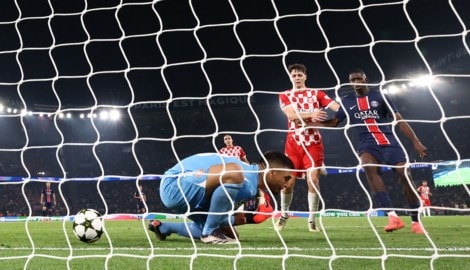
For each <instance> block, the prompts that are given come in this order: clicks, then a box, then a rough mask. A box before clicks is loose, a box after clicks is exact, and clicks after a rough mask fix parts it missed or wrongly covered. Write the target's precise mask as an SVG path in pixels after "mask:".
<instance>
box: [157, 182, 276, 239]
mask: <svg viewBox="0 0 470 270" xmlns="http://www.w3.org/2000/svg"><path fill="white" fill-rule="evenodd" d="M272 212H273V207H272V205H271V197H270V196H269V194H268V193H267V192H263V191H261V190H260V189H259V190H258V196H256V198H253V199H251V200H248V201H246V202H245V203H244V204H242V205H241V206H240V207H239V208H238V210H237V212H236V213H235V214H234V215H233V216H231V217H230V220H231V224H232V225H233V226H230V225H228V224H227V225H225V226H221V227H220V229H221V230H222V232H223V233H224V234H225V236H226V237H230V238H232V239H239V238H240V236H239V234H238V232H237V230H236V229H235V227H234V226H240V225H244V224H258V223H262V222H264V221H265V220H266V219H268V218H270V217H271V216H272ZM227 220H229V218H228V217H227ZM187 225H188V229H189V231H188V229H186V226H185V225H184V223H175V222H165V223H163V222H161V221H159V220H153V221H151V222H150V224H149V229H150V230H151V231H153V232H154V233H155V235H156V237H157V240H159V241H163V240H165V239H166V237H167V236H169V235H170V234H171V233H176V234H178V235H180V236H183V237H192V238H195V239H199V238H200V235H199V234H198V233H197V232H198V231H200V229H197V228H193V227H192V226H196V224H195V223H187ZM162 231H163V232H162Z"/></svg>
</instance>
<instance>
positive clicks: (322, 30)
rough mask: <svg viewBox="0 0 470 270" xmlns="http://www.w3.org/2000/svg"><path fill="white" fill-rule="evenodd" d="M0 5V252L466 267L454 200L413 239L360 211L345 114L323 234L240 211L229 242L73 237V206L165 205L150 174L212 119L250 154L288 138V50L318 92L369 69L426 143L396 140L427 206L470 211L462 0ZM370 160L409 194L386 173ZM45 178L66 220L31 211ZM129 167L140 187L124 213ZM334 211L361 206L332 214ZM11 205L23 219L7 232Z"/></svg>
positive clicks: (363, 198) (53, 258)
mask: <svg viewBox="0 0 470 270" xmlns="http://www.w3.org/2000/svg"><path fill="white" fill-rule="evenodd" d="M0 10H1V11H2V12H1V13H0V35H1V36H2V41H1V42H0V66H1V67H2V72H0V89H1V91H0V101H1V104H0V122H1V123H2V127H3V129H2V130H3V136H2V139H0V155H1V156H0V175H1V176H2V178H1V181H0V188H1V190H0V193H1V194H2V195H1V197H0V207H1V209H0V210H1V213H2V215H3V216H4V217H2V221H5V223H4V224H2V226H4V228H5V231H4V233H5V237H2V239H3V240H0V264H3V265H4V266H5V269H9V268H11V269H18V268H25V269H26V268H31V269H46V268H51V267H52V266H51V265H56V266H57V267H58V268H57V269H64V268H77V269H83V268H85V267H90V268H91V269H95V268H100V269H102V268H116V269H120V268H123V266H124V267H129V268H130V269H132V268H138V269H154V268H156V267H165V269H167V268H169V269H176V268H181V267H184V268H194V269H207V268H214V267H215V268H217V267H218V266H220V267H224V268H234V269H251V268H253V267H256V268H258V267H257V266H259V268H265V269H280V268H282V269H298V268H300V267H305V266H307V265H318V266H319V267H320V268H325V269H326V268H330V269H351V268H360V267H361V268H364V269H367V268H368V267H370V268H371V269H377V268H383V269H385V268H392V269H395V268H398V267H408V266H410V265H417V267H418V268H419V267H422V268H427V267H430V268H441V267H443V268H445V267H447V265H454V266H455V269H465V268H468V267H470V256H468V254H469V249H470V247H469V246H468V243H466V242H465V241H458V240H459V238H460V240H461V238H465V237H463V236H464V235H465V234H466V232H467V231H468V224H466V222H464V221H462V220H461V219H458V217H456V219H452V220H443V221H439V220H438V219H435V220H437V221H428V220H423V222H424V225H425V228H427V229H428V231H429V233H428V234H426V235H425V236H422V237H421V238H419V239H418V238H416V239H414V238H413V239H411V240H410V239H409V238H410V236H409V234H406V233H403V234H397V236H395V235H394V237H396V238H393V239H392V238H391V237H390V235H387V234H383V233H382V226H383V224H382V223H383V222H384V221H383V220H382V219H380V218H366V217H364V216H365V215H366V214H370V213H378V212H373V210H375V209H374V208H373V202H372V199H371V196H370V195H369V191H368V188H367V185H366V184H364V183H365V181H364V177H363V176H361V174H359V173H357V174H356V175H355V174H354V172H355V169H356V168H360V167H358V160H357V158H356V156H355V155H354V151H353V149H354V144H355V141H356V138H355V136H356V135H354V134H353V133H350V126H349V125H346V126H345V127H342V128H339V129H336V128H335V129H324V130H322V134H323V138H324V144H325V153H326V164H327V167H328V170H329V173H330V174H329V175H328V176H327V177H325V178H322V182H321V185H322V187H321V190H322V207H321V211H320V214H322V216H321V217H320V222H321V224H322V228H323V231H322V233H320V234H318V235H315V236H312V235H310V234H307V230H306V228H304V227H306V226H305V223H306V222H305V221H298V224H299V225H298V226H296V222H297V220H295V219H294V220H292V221H289V222H290V223H293V224H292V225H288V226H291V227H292V228H289V227H286V231H283V232H282V233H276V232H275V231H274V230H273V226H272V225H273V223H272V222H265V223H263V224H261V225H256V226H246V228H245V226H242V227H244V228H240V232H241V239H242V244H241V245H240V246H234V247H230V248H227V247H207V246H204V245H200V244H199V243H197V242H193V241H189V240H188V239H183V238H176V240H175V241H166V242H161V243H160V242H159V243H158V244H157V242H155V239H154V235H153V233H151V232H148V231H147V230H146V226H147V223H146V221H142V222H137V221H134V222H133V223H132V225H128V224H131V223H122V224H126V225H116V224H118V223H117V222H116V223H113V222H109V223H105V228H108V229H107V230H105V236H103V237H106V240H104V239H101V240H100V241H98V242H96V243H95V244H93V245H86V246H84V245H83V244H81V243H78V240H77V241H76V239H74V238H73V234H72V229H71V225H70V222H69V218H70V216H71V215H74V214H75V213H76V212H77V211H79V210H80V209H82V208H93V209H97V210H98V211H99V212H100V213H101V214H103V215H104V216H105V218H107V219H119V218H126V219H140V218H141V217H142V215H141V214H143V217H144V218H155V217H156V218H170V217H172V215H171V214H170V213H169V210H168V209H165V208H164V206H163V205H162V204H161V202H160V201H159V196H158V184H159V181H154V180H157V179H158V178H159V176H160V175H161V174H163V172H165V170H166V169H168V168H170V167H171V166H173V165H174V164H175V163H176V162H177V161H178V160H180V159H182V158H184V157H187V156H189V155H191V154H195V153H199V152H214V151H216V150H218V149H219V148H221V147H222V146H223V143H222V137H223V135H224V134H231V135H232V136H233V137H234V140H235V143H236V144H239V145H242V146H243V148H244V149H245V151H246V152H247V154H248V159H249V160H250V161H257V159H258V157H259V156H260V154H261V153H262V152H264V151H266V150H269V149H275V150H279V151H283V148H284V140H285V135H286V126H285V122H286V121H285V117H284V115H283V114H282V112H281V111H280V109H279V105H278V93H279V92H280V91H282V90H285V89H289V88H290V87H291V83H290V81H289V77H288V74H287V72H286V66H287V65H288V64H292V63H297V62H299V63H304V64H306V65H307V67H308V68H309V70H308V81H307V83H308V86H310V87H314V88H319V89H323V90H325V91H326V92H327V94H328V95H329V96H330V97H337V96H338V97H339V96H342V95H343V94H344V93H348V92H350V91H351V90H350V89H349V86H348V85H347V75H348V72H349V70H350V69H351V68H356V67H360V68H362V69H364V70H365V71H366V73H367V74H368V77H369V78H370V79H371V80H372V81H371V83H372V85H374V86H378V87H379V88H380V89H381V90H383V91H384V92H387V93H388V94H389V96H390V98H391V99H392V100H393V101H394V102H395V103H396V105H398V106H399V107H398V109H399V111H400V112H401V113H402V115H403V116H404V118H405V119H406V120H407V121H408V122H409V123H410V124H411V125H412V126H413V128H414V129H415V131H416V133H417V135H418V136H419V137H420V138H421V140H422V142H423V144H425V145H426V146H427V147H428V148H429V154H428V157H427V159H426V160H425V161H424V162H421V161H419V159H418V157H417V155H416V154H414V153H412V152H411V151H408V153H409V161H410V162H409V163H407V166H411V168H412V172H413V174H414V176H415V180H416V181H417V183H418V182H421V180H422V179H428V180H430V179H433V173H434V183H433V185H432V188H433V189H434V190H433V192H434V197H433V207H432V208H431V210H432V213H433V214H434V215H435V214H438V215H443V214H452V215H468V213H469V211H468V209H467V204H468V203H470V201H469V198H470V195H469V194H470V192H469V188H468V184H467V183H468V182H470V180H469V176H468V174H467V169H466V168H467V167H468V166H469V160H468V159H470V156H469V153H470V149H469V144H468V143H467V142H468V140H469V138H468V137H469V134H470V133H469V126H470V125H469V121H470V116H469V115H470V111H469V109H468V107H467V106H465V102H466V101H468V100H469V98H468V97H469V96H468V93H467V92H468V91H467V89H466V88H467V86H468V85H469V82H470V75H469V74H470V73H469V66H470V65H469V64H470V58H469V55H470V49H469V45H468V44H469V37H468V33H469V29H470V26H469V25H470V19H469V18H470V6H469V2H468V1H466V0H460V1H452V0H448V1H444V0H432V1H431V0H427V1H424V0H411V1H384V0H382V1H380V0H369V1H366V0H363V1H338V0H337V1H331V0H328V1H327V0H324V1H320V0H317V1H303V0H302V1H298V0H295V1H274V0H273V1H267V0H258V1H195V0H194V1H191V0H190V1H187V0H186V1H184V0H177V1H137V0H135V1H131V0H128V1H58V0H49V1H45V0H35V1H22V0H21V1H20V0H16V1H13V0H4V1H1V3H0ZM418 75H423V76H424V77H419V80H418V79H417V77H416V76H418ZM429 79H433V81H432V80H431V81H430V80H429ZM394 124H396V123H394ZM403 146H404V147H405V148H406V149H408V150H411V149H412V146H410V145H408V144H407V142H406V140H403ZM438 176H439V177H440V178H439V179H441V180H440V181H442V182H441V183H438V182H437V181H436V179H437V177H438ZM383 178H384V179H385V180H386V183H387V185H389V186H390V190H389V192H390V194H391V196H392V201H393V202H394V205H395V207H397V210H398V211H402V212H404V211H405V210H406V208H407V206H406V202H404V201H403V196H402V195H401V190H400V186H397V185H395V184H394V179H395V176H394V175H393V173H391V172H390V171H385V172H384V174H383ZM48 181H51V182H52V183H53V184H52V188H53V189H54V191H55V194H56V197H57V198H56V199H57V205H56V207H55V208H54V212H53V213H52V214H53V216H54V217H53V218H52V220H54V221H55V220H56V219H57V220H60V221H61V222H52V223H48V222H34V221H41V220H43V218H42V217H41V216H42V214H43V211H42V206H41V205H40V204H39V202H40V198H39V197H40V194H41V190H42V189H43V188H44V183H45V182H48ZM139 184H141V185H143V191H142V192H143V193H145V195H146V196H147V202H146V203H145V204H144V208H145V212H144V213H139V214H140V215H135V213H136V210H135V208H136V207H135V206H134V204H135V199H134V197H133V196H134V195H141V194H139V193H138V192H137V193H136V191H135V190H136V187H137V185H139ZM439 184H440V185H442V186H443V187H439ZM447 184H450V185H451V186H447ZM305 188H306V187H305V183H302V182H300V183H298V184H297V186H296V192H295V194H296V196H295V198H294V203H293V205H292V207H291V209H292V210H293V211H294V212H295V214H296V215H299V216H305V214H306V211H307V210H306V191H305ZM276 206H277V204H276ZM46 214H50V213H46ZM341 215H348V216H358V217H362V218H357V219H356V218H351V217H347V218H346V217H344V218H340V217H337V218H336V217H334V218H333V217H332V218H330V217H329V216H341ZM63 217H65V218H63ZM46 220H49V219H46ZM299 220H300V219H299ZM6 221H20V222H22V224H24V226H23V227H22V228H23V229H22V230H20V231H17V232H16V233H15V234H11V233H10V234H8V233H7V231H14V230H13V229H12V228H13V227H14V226H12V225H10V224H13V222H6ZM119 222H121V221H119ZM16 224H18V223H16ZM59 224H60V225H59ZM136 224H137V225H136ZM55 225H57V226H56V227H54V226H55ZM8 226H12V227H8ZM17 227H18V226H16V228H17ZM0 230H2V229H0ZM2 231H3V230H2ZM452 233H455V235H453V234H452ZM449 234H450V236H449ZM103 237H102V238H103ZM44 238H45V239H44ZM443 238H448V239H447V241H445V240H442V239H443ZM250 239H255V240H254V241H251V242H250ZM243 241H246V242H245V243H246V244H243ZM444 266H445V267H444ZM54 267H55V266H54Z"/></svg>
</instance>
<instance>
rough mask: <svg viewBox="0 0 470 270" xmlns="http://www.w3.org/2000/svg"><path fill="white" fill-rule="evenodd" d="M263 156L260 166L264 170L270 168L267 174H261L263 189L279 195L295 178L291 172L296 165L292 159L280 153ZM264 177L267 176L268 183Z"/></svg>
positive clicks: (270, 152) (266, 153)
mask: <svg viewBox="0 0 470 270" xmlns="http://www.w3.org/2000/svg"><path fill="white" fill-rule="evenodd" d="M263 156H264V158H261V160H260V161H259V164H260V165H261V167H262V168H267V167H269V171H268V172H267V173H265V174H260V176H261V179H260V180H261V181H260V186H261V188H262V189H267V188H268V189H270V190H271V192H272V193H273V194H278V193H279V192H280V191H281V189H283V188H284V187H285V186H286V184H287V182H288V181H289V180H290V179H292V177H294V175H293V173H292V171H291V170H293V169H294V163H292V160H290V158H288V157H287V156H286V155H284V154H283V153H281V152H278V151H268V152H265V153H264V155H263ZM266 162H267V164H266ZM264 176H266V182H265V181H264V180H265V179H264ZM266 184H267V186H266Z"/></svg>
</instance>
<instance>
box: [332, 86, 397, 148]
mask: <svg viewBox="0 0 470 270" xmlns="http://www.w3.org/2000/svg"><path fill="white" fill-rule="evenodd" d="M387 101H388V103H389V104H390V107H391V110H392V111H390V109H389V107H388V106H387V103H386V102H385V100H384V98H383V96H382V95H381V94H380V92H379V91H374V90H371V91H369V92H368V93H367V94H366V95H363V96H356V95H354V94H353V95H347V96H344V97H343V98H342V99H341V103H342V104H343V106H344V109H345V110H346V112H345V111H344V109H343V108H340V109H339V111H338V112H337V113H336V116H335V117H336V118H337V119H338V120H339V121H343V120H344V119H345V118H346V113H347V114H348V115H349V121H350V122H349V124H351V125H357V126H355V127H354V128H355V129H356V130H357V131H358V133H359V144H360V145H363V144H368V145H381V146H387V145H398V142H397V140H396V138H395V136H394V135H393V132H392V128H391V119H393V118H391V117H392V113H395V112H397V110H396V109H395V107H394V106H393V104H392V103H391V102H390V100H388V99H387ZM386 123H388V124H386ZM358 124H359V125H358ZM384 124H386V125H384Z"/></svg>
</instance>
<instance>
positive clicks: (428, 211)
mask: <svg viewBox="0 0 470 270" xmlns="http://www.w3.org/2000/svg"><path fill="white" fill-rule="evenodd" d="M425 206H426V211H427V213H428V217H430V216H431V208H430V207H431V200H430V199H426V201H425Z"/></svg>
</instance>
